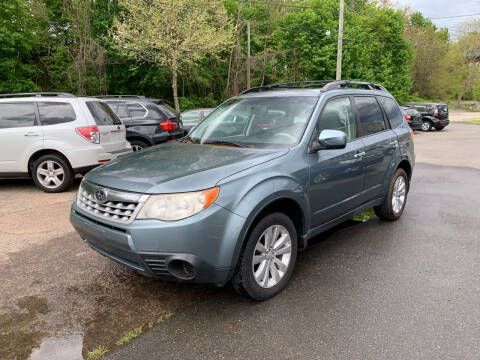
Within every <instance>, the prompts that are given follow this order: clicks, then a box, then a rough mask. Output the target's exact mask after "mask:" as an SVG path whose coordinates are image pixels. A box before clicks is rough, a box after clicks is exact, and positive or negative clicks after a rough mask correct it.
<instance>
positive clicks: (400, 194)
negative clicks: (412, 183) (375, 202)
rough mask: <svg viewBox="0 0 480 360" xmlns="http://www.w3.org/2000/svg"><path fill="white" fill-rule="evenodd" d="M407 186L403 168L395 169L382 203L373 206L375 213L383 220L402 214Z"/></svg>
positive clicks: (395, 217)
mask: <svg viewBox="0 0 480 360" xmlns="http://www.w3.org/2000/svg"><path fill="white" fill-rule="evenodd" d="M408 188H409V184H408V176H407V173H406V172H405V170H403V169H397V171H396V172H395V174H394V175H393V177H392V180H391V181H390V186H389V188H388V193H387V195H386V197H385V199H384V201H383V204H382V205H380V206H376V207H374V210H375V214H376V215H377V216H378V217H379V218H380V219H383V220H390V221H395V220H398V219H399V218H400V216H402V214H403V209H405V204H406V203H407V195H408Z"/></svg>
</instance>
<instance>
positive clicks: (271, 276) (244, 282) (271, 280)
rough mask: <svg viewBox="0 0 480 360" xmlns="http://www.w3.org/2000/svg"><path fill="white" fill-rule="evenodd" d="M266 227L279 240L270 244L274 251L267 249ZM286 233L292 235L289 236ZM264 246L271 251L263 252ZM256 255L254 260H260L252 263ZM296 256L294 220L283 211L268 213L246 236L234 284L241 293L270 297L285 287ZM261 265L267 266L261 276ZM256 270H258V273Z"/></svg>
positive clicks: (263, 267)
mask: <svg viewBox="0 0 480 360" xmlns="http://www.w3.org/2000/svg"><path fill="white" fill-rule="evenodd" d="M267 231H268V233H269V234H271V235H272V236H273V235H274V234H276V235H277V240H276V242H275V241H273V242H272V243H271V244H272V245H273V246H271V247H270V248H271V251H268V249H269V247H268V244H267V243H266V242H267V238H265V234H266V233H267ZM276 231H278V233H277V232H276ZM285 235H288V236H289V240H288V237H287V236H285ZM267 236H268V234H267ZM284 236H285V237H284ZM282 237H284V242H283V243H281V241H280V240H281V239H282ZM269 238H271V237H269ZM288 241H290V247H288V245H289V244H288ZM259 244H260V245H259ZM275 246H276V248H275ZM261 247H263V248H264V249H265V250H266V251H268V253H267V252H265V253H263V254H262V252H261V251H260V250H259V249H260V248H261ZM275 250H276V251H275ZM279 252H281V254H279ZM254 256H255V260H256V261H258V263H256V264H253V261H254ZM296 259H297V232H296V230H295V226H294V224H293V222H292V220H290V218H289V217H288V216H286V215H285V214H283V213H272V214H269V215H267V216H265V217H264V218H263V219H261V220H260V221H259V222H258V224H257V225H255V227H254V228H253V230H252V232H251V233H250V236H249V237H248V239H247V243H246V246H245V248H244V249H243V251H242V253H241V255H240V259H239V260H238V264H237V269H236V271H235V274H234V276H233V279H232V285H233V288H234V289H235V290H236V291H237V292H238V293H239V294H242V295H243V294H247V295H248V296H250V297H251V298H252V299H254V300H258V301H262V300H266V299H269V298H271V297H272V296H274V295H276V294H278V293H279V292H280V291H282V290H283V289H284V288H285V286H286V285H287V283H288V281H289V280H290V277H291V276H292V273H293V270H294V268H295V262H296ZM267 264H268V266H267ZM272 267H273V269H272ZM262 269H266V271H264V272H263V274H266V275H264V276H262ZM274 269H276V271H275V270H274ZM281 269H283V271H282V270H281ZM255 274H257V277H256V276H255ZM257 279H258V280H257ZM265 279H266V281H265ZM262 283H263V285H262Z"/></svg>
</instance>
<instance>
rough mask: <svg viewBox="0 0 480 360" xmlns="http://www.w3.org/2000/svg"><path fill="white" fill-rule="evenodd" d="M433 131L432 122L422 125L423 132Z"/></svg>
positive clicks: (425, 122)
mask: <svg viewBox="0 0 480 360" xmlns="http://www.w3.org/2000/svg"><path fill="white" fill-rule="evenodd" d="M431 129H432V124H431V123H430V121H424V122H423V123H422V131H430V130H431Z"/></svg>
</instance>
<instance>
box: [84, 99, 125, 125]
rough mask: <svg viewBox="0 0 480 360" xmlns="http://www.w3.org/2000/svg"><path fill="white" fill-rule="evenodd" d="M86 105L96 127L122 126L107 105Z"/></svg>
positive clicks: (97, 103) (98, 103)
mask: <svg viewBox="0 0 480 360" xmlns="http://www.w3.org/2000/svg"><path fill="white" fill-rule="evenodd" d="M86 104H87V107H88V110H90V113H91V114H92V116H93V119H94V120H95V122H96V123H97V125H122V122H121V121H120V119H119V118H118V117H117V115H115V113H114V112H113V110H112V109H111V108H110V106H108V104H107V103H104V102H101V101H87V102H86Z"/></svg>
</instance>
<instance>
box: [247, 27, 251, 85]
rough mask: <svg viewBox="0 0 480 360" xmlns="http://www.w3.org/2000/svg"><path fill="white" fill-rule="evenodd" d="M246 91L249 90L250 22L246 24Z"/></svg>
mask: <svg viewBox="0 0 480 360" xmlns="http://www.w3.org/2000/svg"><path fill="white" fill-rule="evenodd" d="M247 42H248V45H247V89H250V22H248V23H247Z"/></svg>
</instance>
